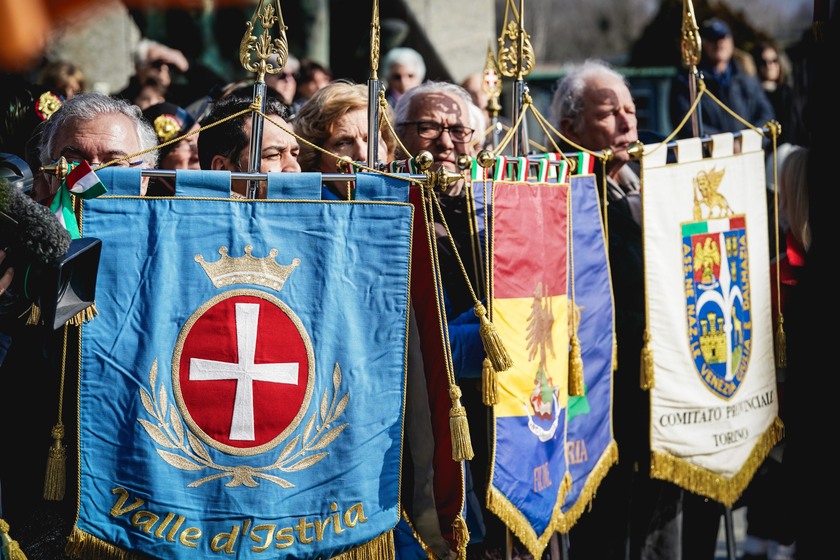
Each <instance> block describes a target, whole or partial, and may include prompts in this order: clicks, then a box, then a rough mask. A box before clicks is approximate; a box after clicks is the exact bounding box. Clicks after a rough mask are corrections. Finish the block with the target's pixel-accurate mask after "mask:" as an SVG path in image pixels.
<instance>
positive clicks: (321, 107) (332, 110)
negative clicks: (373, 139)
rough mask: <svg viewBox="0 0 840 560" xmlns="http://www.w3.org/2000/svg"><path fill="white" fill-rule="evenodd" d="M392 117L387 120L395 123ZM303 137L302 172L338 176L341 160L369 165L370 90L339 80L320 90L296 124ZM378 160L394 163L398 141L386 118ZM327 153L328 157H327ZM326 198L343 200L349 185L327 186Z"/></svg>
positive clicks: (300, 113)
mask: <svg viewBox="0 0 840 560" xmlns="http://www.w3.org/2000/svg"><path fill="white" fill-rule="evenodd" d="M388 111H389V114H388V116H387V118H388V120H389V121H391V122H393V117H392V116H391V114H390V109H388ZM294 126H295V133H296V134H297V135H298V136H299V137H300V139H301V142H300V154H299V155H298V163H300V169H301V171H320V172H322V173H336V172H337V171H338V167H337V163H338V161H339V159H340V158H344V157H349V158H350V159H351V160H353V161H356V162H361V163H365V164H367V152H368V88H367V86H365V85H362V84H353V83H350V82H346V81H342V80H338V81H335V82H331V83H330V84H328V85H326V86H325V87H323V88H321V89H319V90H318V91H317V92H315V94H314V95H313V96H312V97H311V98H310V99H309V101H307V102H306V103H305V104H304V105H303V106H302V107H301V108H300V111H299V112H298V114H297V117H295V120H294ZM378 137H379V138H378V141H379V148H378V154H379V160H380V161H390V160H391V159H393V154H394V150H395V148H396V138H395V137H394V135H393V133H392V132H391V129H390V127H389V126H388V124H387V122H386V120H385V117H384V116H383V118H380V119H379V134H378ZM325 152H326V153H325ZM324 196H325V197H329V198H339V199H344V198H347V197H348V192H347V185H346V184H345V183H341V182H334V183H331V184H327V185H325V186H324Z"/></svg>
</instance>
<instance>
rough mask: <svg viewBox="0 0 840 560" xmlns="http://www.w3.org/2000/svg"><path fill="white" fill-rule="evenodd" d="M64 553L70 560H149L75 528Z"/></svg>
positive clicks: (143, 555) (144, 556)
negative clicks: (76, 559)
mask: <svg viewBox="0 0 840 560" xmlns="http://www.w3.org/2000/svg"><path fill="white" fill-rule="evenodd" d="M64 553H65V554H67V556H70V557H71V558H84V560H149V556H146V555H145V554H140V553H138V552H133V551H131V550H125V549H123V548H120V547H118V546H114V545H112V544H111V543H108V542H105V541H103V540H102V539H100V538H99V537H94V536H93V535H91V534H90V533H85V532H84V531H80V530H79V529H77V528H75V527H74V528H73V532H72V533H71V534H70V538H69V539H67V546H66V547H65V548H64Z"/></svg>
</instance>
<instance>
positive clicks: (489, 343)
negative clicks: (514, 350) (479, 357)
mask: <svg viewBox="0 0 840 560" xmlns="http://www.w3.org/2000/svg"><path fill="white" fill-rule="evenodd" d="M475 314H476V316H477V317H478V318H479V320H480V321H481V327H479V330H478V332H479V334H480V335H481V342H482V343H483V344H484V351H485V352H486V353H487V357H488V358H490V362H491V363H492V364H493V369H495V370H496V371H497V372H499V371H507V370H508V369H510V367H511V366H512V365H513V362H512V361H511V359H510V356H509V355H508V353H507V350H506V349H505V346H504V344H502V340H501V339H500V338H499V333H498V332H497V331H496V326H495V325H494V324H493V323H491V322H490V319H488V318H487V309H486V308H485V307H484V305H482V304H481V302H477V303H476V304H475Z"/></svg>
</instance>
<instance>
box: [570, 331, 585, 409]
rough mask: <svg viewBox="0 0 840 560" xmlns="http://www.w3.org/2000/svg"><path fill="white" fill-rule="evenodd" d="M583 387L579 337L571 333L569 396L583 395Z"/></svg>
mask: <svg viewBox="0 0 840 560" xmlns="http://www.w3.org/2000/svg"><path fill="white" fill-rule="evenodd" d="M584 394H585V392H584V387H583V358H582V357H581V355H580V339H579V338H578V335H576V334H573V335H572V339H571V348H570V349H569V396H570V397H582V396H584Z"/></svg>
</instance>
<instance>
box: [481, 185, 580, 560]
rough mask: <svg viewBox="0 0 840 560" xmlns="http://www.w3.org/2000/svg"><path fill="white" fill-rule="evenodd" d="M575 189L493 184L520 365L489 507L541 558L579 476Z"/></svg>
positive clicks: (507, 332) (498, 438)
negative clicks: (573, 419) (569, 427)
mask: <svg viewBox="0 0 840 560" xmlns="http://www.w3.org/2000/svg"><path fill="white" fill-rule="evenodd" d="M568 196H569V185H568V184H558V183H526V182H504V181H496V182H495V183H494V184H493V195H492V208H491V213H492V220H491V223H492V230H491V231H492V260H491V265H492V288H491V295H492V320H493V323H494V324H495V326H496V329H497V330H498V334H499V337H500V338H501V340H502V341H503V342H504V344H505V347H506V349H507V351H508V354H509V355H510V357H511V360H512V362H513V366H512V367H511V368H510V369H508V370H506V371H504V372H499V373H498V402H497V404H495V405H493V421H494V429H495V430H494V431H495V446H494V453H493V461H492V472H491V477H490V485H489V488H488V491H487V507H488V508H489V509H490V510H491V511H492V512H494V513H495V514H496V515H498V516H499V517H500V518H501V519H502V520H503V521H504V522H505V524H506V525H507V526H508V527H509V528H510V529H511V530H512V531H513V532H514V533H515V534H516V536H517V537H519V539H520V541H522V543H523V544H524V545H525V546H526V547H527V548H528V549H529V551H530V552H531V553H532V554H533V555H534V556H535V557H539V556H540V555H541V553H542V551H543V550H544V549H545V547H546V545H547V544H548V541H549V539H550V538H551V535H552V533H553V532H554V531H555V530H556V527H555V518H556V517H557V516H559V515H560V510H561V506H562V504H563V500H564V497H565V494H566V492H567V491H568V489H569V485H570V476H569V474H568V464H567V461H566V446H565V443H566V438H565V434H566V409H567V405H568V360H569V357H568V356H569V350H568V349H569V321H568V306H569V300H568V279H567V275H568V268H567V264H568V221H567V219H568V202H569V201H568Z"/></svg>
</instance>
